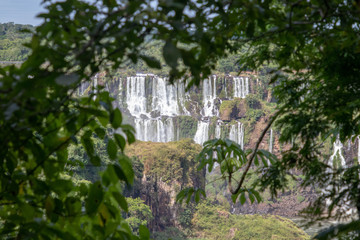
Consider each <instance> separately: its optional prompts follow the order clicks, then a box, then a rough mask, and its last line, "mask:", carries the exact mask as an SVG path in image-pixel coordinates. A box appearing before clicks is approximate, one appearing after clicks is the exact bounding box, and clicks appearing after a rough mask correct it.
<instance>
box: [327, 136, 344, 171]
mask: <svg viewBox="0 0 360 240" xmlns="http://www.w3.org/2000/svg"><path fill="white" fill-rule="evenodd" d="M333 147H334V152H333V154H332V155H331V156H330V159H329V165H330V166H331V167H333V166H334V158H335V156H338V157H339V158H340V164H341V166H342V167H345V166H346V162H345V158H344V156H343V155H342V148H343V144H342V143H341V141H340V139H339V136H337V138H336V140H335V142H334V143H333Z"/></svg>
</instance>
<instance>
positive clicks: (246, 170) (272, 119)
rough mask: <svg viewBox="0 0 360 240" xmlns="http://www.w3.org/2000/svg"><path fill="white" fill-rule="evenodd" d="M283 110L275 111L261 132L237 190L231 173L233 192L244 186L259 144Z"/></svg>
mask: <svg viewBox="0 0 360 240" xmlns="http://www.w3.org/2000/svg"><path fill="white" fill-rule="evenodd" d="M281 112H282V109H280V110H279V111H278V112H277V113H275V115H274V116H273V117H272V118H271V120H270V122H269V123H268V125H267V126H266V127H265V129H264V130H263V132H262V133H261V136H260V138H259V140H258V141H257V143H256V146H255V149H254V151H253V153H252V154H251V156H250V159H249V161H248V164H247V166H246V168H245V170H244V172H243V174H242V175H241V179H240V182H239V184H238V186H237V187H236V189H235V190H233V188H232V185H231V182H232V178H231V175H232V174H231V173H230V174H229V185H228V186H229V191H230V193H231V194H237V193H238V192H239V190H240V188H241V186H242V184H243V183H244V180H245V176H246V174H247V173H248V171H249V169H250V167H251V164H252V162H253V161H254V158H255V156H256V153H257V150H258V149H259V146H260V143H261V142H262V140H263V139H264V137H265V134H266V133H267V131H268V130H269V128H270V127H271V125H272V124H273V123H274V121H275V120H276V118H277V117H278V116H279V115H280V113H281Z"/></svg>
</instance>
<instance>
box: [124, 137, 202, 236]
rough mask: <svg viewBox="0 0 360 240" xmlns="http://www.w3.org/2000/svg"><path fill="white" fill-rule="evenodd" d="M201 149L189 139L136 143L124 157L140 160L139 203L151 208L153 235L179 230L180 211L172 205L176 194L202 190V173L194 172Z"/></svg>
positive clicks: (179, 207) (176, 206) (174, 204)
mask: <svg viewBox="0 0 360 240" xmlns="http://www.w3.org/2000/svg"><path fill="white" fill-rule="evenodd" d="M200 150H201V147H200V145H198V144H196V143H195V142H194V141H193V140H191V139H183V140H180V141H178V142H169V143H152V142H137V143H135V144H133V145H131V146H130V147H129V148H128V150H127V154H128V155H129V156H132V157H137V158H138V159H140V161H141V162H142V164H143V166H144V170H143V172H142V177H141V179H140V184H137V187H138V188H139V189H138V190H137V191H135V192H139V196H140V197H141V199H143V200H144V201H145V203H146V204H147V205H149V206H150V208H151V210H152V213H153V216H154V219H153V221H152V222H151V223H150V228H151V229H152V230H153V231H161V230H163V229H164V228H165V227H169V226H179V223H178V221H177V219H178V216H179V213H180V212H181V211H182V207H181V206H180V205H179V204H177V203H176V202H175V200H176V194H177V193H178V192H179V191H180V190H181V189H183V188H185V187H190V186H191V187H194V188H204V187H205V171H200V172H199V171H197V162H196V161H195V156H196V155H197V154H198V153H199V152H200Z"/></svg>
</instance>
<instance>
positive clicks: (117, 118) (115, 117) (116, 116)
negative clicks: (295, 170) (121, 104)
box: [111, 108, 122, 129]
mask: <svg viewBox="0 0 360 240" xmlns="http://www.w3.org/2000/svg"><path fill="white" fill-rule="evenodd" d="M121 122H122V115H121V112H120V110H119V109H118V108H116V109H115V110H114V111H113V114H112V115H111V125H112V126H113V128H114V129H118V128H119V127H120V126H121Z"/></svg>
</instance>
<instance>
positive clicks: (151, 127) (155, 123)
mask: <svg viewBox="0 0 360 240" xmlns="http://www.w3.org/2000/svg"><path fill="white" fill-rule="evenodd" d="M134 121H135V130H136V139H138V140H141V141H151V142H170V141H174V140H175V139H174V123H173V119H172V118H167V119H166V120H165V121H163V120H162V119H141V118H135V120H134Z"/></svg>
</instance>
